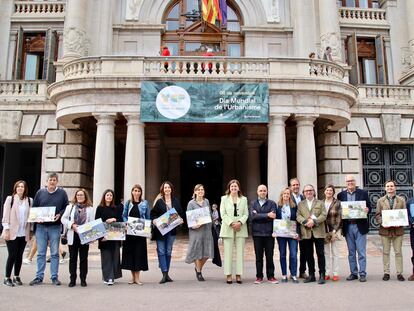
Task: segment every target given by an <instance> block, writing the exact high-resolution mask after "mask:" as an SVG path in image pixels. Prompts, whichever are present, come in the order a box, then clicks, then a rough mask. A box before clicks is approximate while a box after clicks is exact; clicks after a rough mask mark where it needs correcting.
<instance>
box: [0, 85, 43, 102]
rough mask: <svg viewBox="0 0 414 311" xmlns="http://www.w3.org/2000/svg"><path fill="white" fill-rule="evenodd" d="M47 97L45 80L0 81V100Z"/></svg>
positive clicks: (27, 99) (25, 99)
mask: <svg viewBox="0 0 414 311" xmlns="http://www.w3.org/2000/svg"><path fill="white" fill-rule="evenodd" d="M46 99H47V81H23V80H13V81H0V102H2V101H9V102H11V101H42V100H46Z"/></svg>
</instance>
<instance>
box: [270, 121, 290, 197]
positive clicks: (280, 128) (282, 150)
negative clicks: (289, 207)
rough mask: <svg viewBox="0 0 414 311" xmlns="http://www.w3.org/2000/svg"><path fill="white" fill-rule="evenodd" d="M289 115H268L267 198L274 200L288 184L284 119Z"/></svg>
mask: <svg viewBox="0 0 414 311" xmlns="http://www.w3.org/2000/svg"><path fill="white" fill-rule="evenodd" d="M288 117H289V115H273V116H270V122H269V125H268V128H269V133H268V143H267V185H268V186H267V187H268V191H269V198H270V199H272V200H276V201H277V199H278V198H279V193H280V191H281V190H282V189H283V188H284V187H287V186H288V167H287V154H286V131H285V121H286V119H287V118H288Z"/></svg>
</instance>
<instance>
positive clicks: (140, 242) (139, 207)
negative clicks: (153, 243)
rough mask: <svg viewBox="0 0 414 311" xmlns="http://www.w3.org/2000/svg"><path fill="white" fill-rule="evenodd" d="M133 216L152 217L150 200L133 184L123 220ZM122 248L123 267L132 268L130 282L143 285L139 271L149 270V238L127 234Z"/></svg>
mask: <svg viewBox="0 0 414 311" xmlns="http://www.w3.org/2000/svg"><path fill="white" fill-rule="evenodd" d="M131 217H134V218H137V219H150V210H149V206H148V202H147V200H143V198H142V187H141V186H140V185H134V186H132V189H131V199H130V200H128V201H126V202H125V205H124V212H123V214H122V218H123V220H124V221H125V222H127V221H128V218H130V219H131ZM122 250H123V251H122V269H125V270H130V271H131V274H132V279H131V281H130V282H128V284H138V285H142V283H141V282H140V280H139V273H140V271H148V255H147V238H146V237H143V236H135V235H129V234H127V236H126V239H125V242H124V244H123V249H122Z"/></svg>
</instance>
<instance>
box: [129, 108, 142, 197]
mask: <svg viewBox="0 0 414 311" xmlns="http://www.w3.org/2000/svg"><path fill="white" fill-rule="evenodd" d="M124 116H125V118H126V119H127V121H128V122H127V138H126V146H125V174H124V198H125V200H127V198H129V197H130V196H131V187H132V186H133V185H134V184H140V185H141V187H142V190H143V195H144V194H145V134H144V124H143V123H142V122H140V120H139V114H124Z"/></svg>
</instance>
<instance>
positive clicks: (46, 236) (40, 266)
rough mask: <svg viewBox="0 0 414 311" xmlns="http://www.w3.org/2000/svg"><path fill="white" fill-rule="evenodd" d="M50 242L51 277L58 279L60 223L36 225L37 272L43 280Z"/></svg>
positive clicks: (38, 276) (37, 276) (37, 275)
mask: <svg viewBox="0 0 414 311" xmlns="http://www.w3.org/2000/svg"><path fill="white" fill-rule="evenodd" d="M48 242H49V244H50V277H51V279H55V278H56V279H57V277H58V271H59V242H60V225H52V226H45V225H42V224H37V225H36V243H37V272H36V278H38V279H40V280H43V277H44V275H45V268H46V250H47V244H48Z"/></svg>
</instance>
